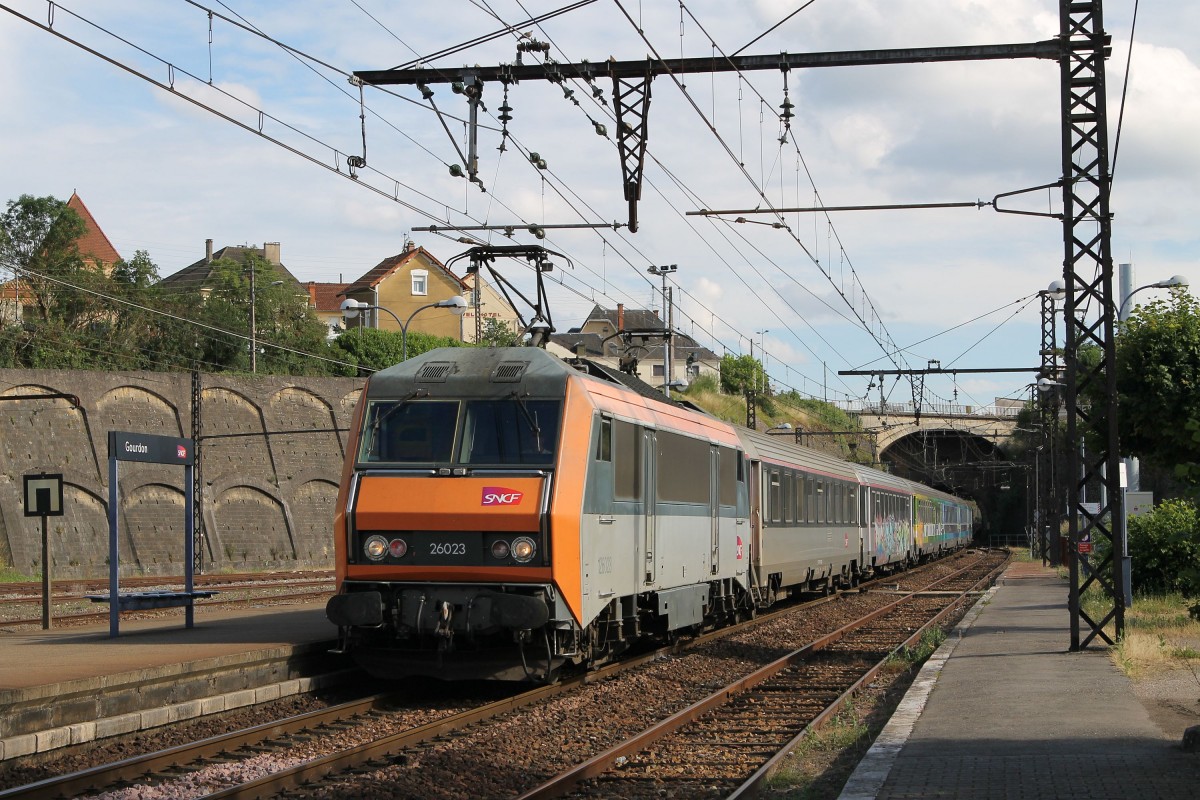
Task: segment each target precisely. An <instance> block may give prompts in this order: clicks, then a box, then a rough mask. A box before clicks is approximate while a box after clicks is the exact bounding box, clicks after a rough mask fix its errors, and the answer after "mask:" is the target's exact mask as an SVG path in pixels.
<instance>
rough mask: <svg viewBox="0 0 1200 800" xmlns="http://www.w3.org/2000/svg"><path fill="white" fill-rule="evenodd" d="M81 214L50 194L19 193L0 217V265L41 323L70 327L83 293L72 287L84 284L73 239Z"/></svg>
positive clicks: (81, 263) (80, 233)
mask: <svg viewBox="0 0 1200 800" xmlns="http://www.w3.org/2000/svg"><path fill="white" fill-rule="evenodd" d="M84 231H85V225H84V222H83V218H82V217H80V216H79V215H78V214H76V213H75V211H74V210H73V209H71V208H69V207H68V206H67V204H66V203H65V202H63V201H62V200H58V199H57V198H54V197H34V196H32V195H28V194H23V195H21V196H20V197H19V198H18V199H16V200H10V201H9V203H8V206H7V207H6V209H5V211H4V214H3V215H0V264H3V265H4V266H5V267H7V268H9V269H11V270H13V272H14V273H15V274H16V275H17V276H18V278H19V279H20V280H21V283H22V289H23V290H24V291H26V292H27V293H28V294H27V295H26V296H27V298H28V299H30V300H32V304H33V309H34V313H35V315H36V316H37V318H38V320H39V321H41V322H42V323H49V322H50V321H51V320H56V321H58V322H59V323H60V324H62V325H64V326H66V327H68V328H73V327H75V325H74V324H73V320H74V318H75V316H76V315H77V312H78V309H77V308H73V306H75V305H77V304H78V303H79V302H80V301H81V300H82V297H81V296H80V292H79V290H78V289H76V288H75V287H76V286H78V285H79V284H80V283H81V282H87V281H86V280H85V278H86V276H84V275H83V273H84V272H85V262H84V258H83V255H82V254H81V253H80V252H79V246H78V241H79V238H80V237H81V236H83V234H84Z"/></svg>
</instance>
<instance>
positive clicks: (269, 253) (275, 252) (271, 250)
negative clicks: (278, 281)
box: [263, 242, 279, 266]
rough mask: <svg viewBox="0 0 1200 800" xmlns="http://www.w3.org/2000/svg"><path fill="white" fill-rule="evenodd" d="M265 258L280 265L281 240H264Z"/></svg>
mask: <svg viewBox="0 0 1200 800" xmlns="http://www.w3.org/2000/svg"><path fill="white" fill-rule="evenodd" d="M263 258H265V259H266V260H267V261H269V262H271V263H272V264H274V265H275V266H279V242H263Z"/></svg>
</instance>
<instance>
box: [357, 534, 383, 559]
mask: <svg viewBox="0 0 1200 800" xmlns="http://www.w3.org/2000/svg"><path fill="white" fill-rule="evenodd" d="M363 552H364V553H366V554H367V558H369V559H371V560H372V561H382V560H383V557H384V556H386V555H387V553H388V541H387V539H385V538H383V537H382V536H378V535H376V536H371V537H369V538H368V539H367V541H365V542H363Z"/></svg>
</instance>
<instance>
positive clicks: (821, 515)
mask: <svg viewBox="0 0 1200 800" xmlns="http://www.w3.org/2000/svg"><path fill="white" fill-rule="evenodd" d="M816 485H817V523H818V524H823V523H824V522H825V481H823V480H820V479H818V480H817V481H816Z"/></svg>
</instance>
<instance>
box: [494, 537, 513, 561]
mask: <svg viewBox="0 0 1200 800" xmlns="http://www.w3.org/2000/svg"><path fill="white" fill-rule="evenodd" d="M508 553H509V550H508V542H506V541H504V540H503V539H497V540H496V541H494V542H492V558H495V559H497V560H500V561H503V560H504V559H506V558H508Z"/></svg>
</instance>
